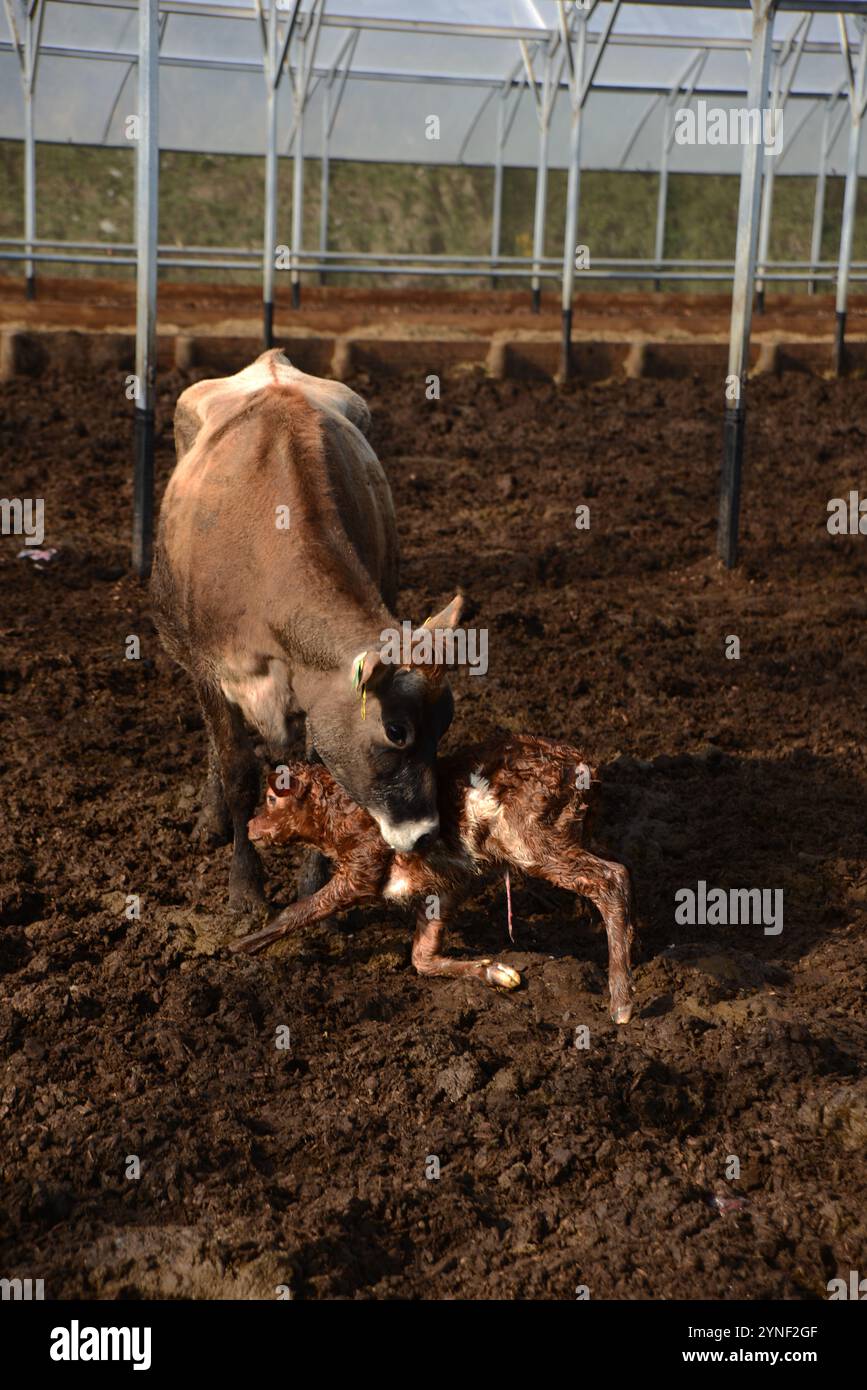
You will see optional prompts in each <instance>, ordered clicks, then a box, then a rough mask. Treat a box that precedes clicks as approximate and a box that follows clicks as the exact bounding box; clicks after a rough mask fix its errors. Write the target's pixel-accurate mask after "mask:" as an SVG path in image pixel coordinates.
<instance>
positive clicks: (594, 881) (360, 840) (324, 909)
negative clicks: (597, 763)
mask: <svg viewBox="0 0 867 1390" xmlns="http://www.w3.org/2000/svg"><path fill="white" fill-rule="evenodd" d="M579 774H581V775H580V776H579ZM585 783H589V785H587V786H585V785H584V784H585ZM281 784H282V785H281ZM437 786H438V788H439V793H438V795H439V816H440V838H439V840H437V841H436V843H435V844H434V845H433V847H432V848H431V850H430V851H429V852H428V853H426V854H425V855H424V857H422V856H421V855H416V854H402V853H396V852H395V851H394V850H391V849H389V847H388V845H387V844H386V843H385V841H384V840H383V839H382V837H381V835H380V833H379V829H378V827H377V825H376V822H375V821H374V820H373V819H372V817H371V816H369V815H368V813H367V812H366V811H364V810H362V809H361V808H360V807H359V806H356V805H355V803H354V802H353V801H350V799H349V797H348V796H347V795H346V793H345V792H344V791H343V790H342V789H341V788H340V786H339V785H338V784H337V783H336V782H335V780H334V778H333V777H332V776H331V774H330V772H328V771H327V770H326V768H324V767H322V766H321V765H319V764H312V763H292V764H289V765H288V766H287V767H286V768H285V770H284V771H282V772H281V774H280V776H279V778H278V777H277V776H275V775H274V774H272V775H271V776H270V777H269V778H268V792H267V796H266V798H265V805H264V806H263V807H262V808H261V810H260V811H259V812H258V813H257V815H256V816H255V817H254V818H253V820H251V821H250V823H249V835H250V839H251V840H273V841H275V842H277V843H278V844H283V843H286V842H287V841H294V840H301V841H303V842H304V843H305V844H309V845H315V847H316V848H317V849H319V850H321V851H322V853H323V854H325V855H327V856H328V857H329V858H330V859H332V860H334V861H335V865H336V868H335V873H334V877H333V878H332V879H331V880H330V882H329V883H327V884H326V885H325V887H324V888H321V889H320V890H319V892H318V893H314V894H313V895H312V896H311V897H309V898H303V899H301V900H300V901H299V902H296V903H293V904H292V906H291V907H287V908H286V909H285V911H283V912H281V913H280V915H279V916H278V917H276V918H275V920H274V921H273V922H272V923H271V925H270V926H268V927H266V928H265V929H264V930H263V931H258V932H254V933H253V935H252V936H245V937H243V938H242V939H241V940H240V941H236V942H234V943H233V945H232V949H233V950H235V951H247V952H251V953H252V952H254V951H258V950H261V949H262V947H263V946H267V945H268V944H269V943H270V942H272V941H276V940H277V939H278V937H281V936H285V935H286V933H287V932H290V931H293V930H294V929H295V928H297V927H302V926H305V925H306V924H307V923H308V922H316V921H320V920H321V919H322V918H324V917H328V916H330V915H331V914H332V913H334V912H342V911H345V910H346V909H347V908H350V907H357V906H364V905H369V904H372V903H377V902H380V901H382V900H383V899H385V900H388V901H405V900H408V899H411V898H422V899H423V900H427V901H423V902H422V904H421V905H420V907H419V910H418V915H417V918H416V928H415V936H414V938H413V943H412V963H413V965H414V966H415V968H416V970H417V971H418V972H419V974H420V975H469V976H472V977H474V978H476V979H479V980H482V981H484V982H485V983H486V984H490V985H499V986H500V987H502V988H504V989H515V988H516V987H517V986H518V985H519V984H520V982H521V977H520V975H519V974H518V972H517V971H516V970H513V969H512V968H511V966H508V965H502V964H500V963H499V962H498V961H492V960H455V959H453V958H449V957H448V956H444V955H443V954H442V948H443V938H444V935H445V927H446V923H447V921H448V919H449V917H450V916H451V915H452V914H453V913H454V911H455V909H456V907H457V906H458V905H459V903H460V902H461V901H462V899H463V898H464V897H466V895H467V893H468V892H469V891H470V889H471V888H472V887H473V885H474V883H475V882H476V881H477V880H478V879H479V878H483V877H490V876H491V874H492V873H493V872H496V871H500V872H502V871H503V870H505V869H508V868H509V867H513V868H516V869H523V870H524V872H525V873H527V874H530V875H532V876H533V877H536V878H544V879H547V880H548V882H549V883H554V884H556V885H557V886H558V887H559V888H568V889H570V890H571V891H572V892H573V893H579V894H581V895H582V896H583V897H585V898H589V899H590V901H591V902H592V903H593V904H594V905H595V906H596V907H597V908H598V910H599V912H600V913H601V915H602V920H603V922H604V923H605V930H606V932H607V934H608V984H609V990H610V994H611V1017H612V1018H613V1019H614V1021H615V1023H628V1022H629V1019H630V1017H631V1016H632V1004H631V1002H630V983H629V982H630V974H629V956H630V946H631V943H632V926H631V921H630V897H631V893H630V882H629V874H628V872H627V870H626V869H625V868H624V867H623V865H622V864H614V863H609V862H607V861H606V860H604V859H598V858H597V857H596V856H595V855H593V854H589V853H588V852H587V850H585V849H584V848H583V847H582V846H583V840H584V833H585V829H586V822H587V819H588V814H589V811H590V807H591V802H592V800H593V794H594V792H595V789H596V787H597V786H598V782H597V780H596V777H595V771H594V770H593V769H591V768H589V767H588V766H587V764H586V763H584V762H582V760H581V755H580V754H579V753H578V751H577V750H576V749H574V748H570V747H569V745H568V744H565V743H553V742H551V741H550V740H548V739H543V738H531V737H528V736H525V735H512V736H510V737H507V738H501V739H497V740H495V741H492V742H491V743H488V744H485V745H483V746H479V747H476V748H467V749H462V750H461V751H460V752H458V753H454V754H452V755H451V756H450V757H444V758H441V759H440V760H439V762H438V765H437ZM431 902H432V903H433V909H432V910H433V916H429V915H428V911H429V908H430V904H431Z"/></svg>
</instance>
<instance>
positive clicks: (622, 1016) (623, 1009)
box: [611, 1004, 632, 1024]
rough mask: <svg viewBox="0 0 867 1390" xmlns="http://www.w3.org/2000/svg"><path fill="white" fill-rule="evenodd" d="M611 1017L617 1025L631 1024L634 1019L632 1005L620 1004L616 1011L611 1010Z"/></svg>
mask: <svg viewBox="0 0 867 1390" xmlns="http://www.w3.org/2000/svg"><path fill="white" fill-rule="evenodd" d="M611 1017H612V1018H613V1020H614V1022H615V1023H621V1024H622V1023H629V1021H630V1019H631V1018H632V1005H631V1004H618V1006H617V1008H616V1009H612V1010H611Z"/></svg>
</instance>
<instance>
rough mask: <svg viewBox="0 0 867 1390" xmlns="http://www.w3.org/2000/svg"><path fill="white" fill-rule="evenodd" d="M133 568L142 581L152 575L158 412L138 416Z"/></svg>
mask: <svg viewBox="0 0 867 1390" xmlns="http://www.w3.org/2000/svg"><path fill="white" fill-rule="evenodd" d="M133 447H134V450H135V459H134V464H133V485H132V497H133V503H132V506H133V512H132V565H133V569H134V570H135V572H136V574H137V575H138V576H139V578H140V579H147V577H148V575H149V574H150V572H151V556H152V554H153V538H154V412H153V411H152V410H138V409H136V412H135V426H134V435H133Z"/></svg>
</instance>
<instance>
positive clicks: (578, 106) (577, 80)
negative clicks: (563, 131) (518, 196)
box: [560, 15, 587, 381]
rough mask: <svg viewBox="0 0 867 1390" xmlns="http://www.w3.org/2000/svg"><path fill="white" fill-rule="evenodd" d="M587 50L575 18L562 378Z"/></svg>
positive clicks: (566, 365)
mask: <svg viewBox="0 0 867 1390" xmlns="http://www.w3.org/2000/svg"><path fill="white" fill-rule="evenodd" d="M586 49H587V20H586V18H585V17H584V16H583V15H579V17H578V33H577V35H576V42H575V74H574V85H575V91H574V92H573V93H572V120H571V125H570V128H569V176H568V180H567V184H566V235H565V238H564V241H563V304H562V309H563V327H562V342H561V346H560V376H561V378H562V379H563V380H564V381H565V380H566V378H567V377H568V376H569V369H570V366H571V361H570V359H571V342H572V292H573V288H574V285H575V253H576V245H575V239H576V236H577V234H578V197H579V192H580V180H581V117H582V115H583V114H584V100H583V95H582V91H581V88H582V86H583V81H584V55H585V53H586Z"/></svg>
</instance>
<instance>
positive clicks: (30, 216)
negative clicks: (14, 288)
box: [24, 15, 36, 299]
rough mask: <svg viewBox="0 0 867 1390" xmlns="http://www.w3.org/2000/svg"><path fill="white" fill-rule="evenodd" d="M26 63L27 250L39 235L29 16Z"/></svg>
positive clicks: (31, 273) (28, 269)
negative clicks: (37, 231)
mask: <svg viewBox="0 0 867 1390" xmlns="http://www.w3.org/2000/svg"><path fill="white" fill-rule="evenodd" d="M26 32H27V39H26V62H27V69H28V78H27V80H26V81H25V83H24V236H25V238H26V240H27V250H28V251H32V249H33V241H34V239H35V237H36V140H35V136H34V131H33V96H34V93H33V83H32V82H31V81H30V79H29V73H30V71H31V63H32V52H33V18H32V16H31V15H28V16H27V31H26ZM24 274H25V277H26V279H25V294H26V297H27V298H28V299H35V298H36V270H35V267H34V264H33V261H31V260H28V261H27V262H26V263H25V267H24Z"/></svg>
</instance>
